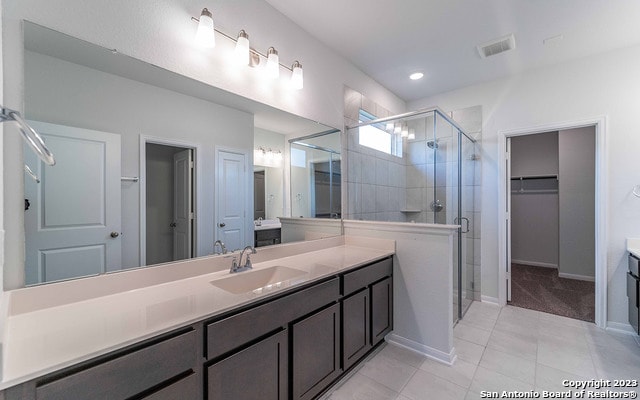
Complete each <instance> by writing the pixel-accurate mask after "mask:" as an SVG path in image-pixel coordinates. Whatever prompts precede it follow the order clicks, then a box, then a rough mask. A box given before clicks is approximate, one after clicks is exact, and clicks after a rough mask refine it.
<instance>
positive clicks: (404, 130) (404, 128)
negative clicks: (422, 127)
mask: <svg viewBox="0 0 640 400" xmlns="http://www.w3.org/2000/svg"><path fill="white" fill-rule="evenodd" d="M400 136H402V137H407V136H409V128H408V127H407V126H406V125H403V126H402V131H401V132H400Z"/></svg>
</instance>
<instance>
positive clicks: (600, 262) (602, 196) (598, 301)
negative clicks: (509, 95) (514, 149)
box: [498, 116, 608, 328]
mask: <svg viewBox="0 0 640 400" xmlns="http://www.w3.org/2000/svg"><path fill="white" fill-rule="evenodd" d="M607 119H608V118H607V116H599V117H594V118H588V119H582V120H571V121H560V122H552V123H548V124H544V125H535V126H531V127H525V128H518V129H510V130H501V131H498V170H499V171H498V221H499V223H498V254H499V256H498V302H499V304H500V305H505V304H506V303H507V259H508V258H509V256H508V254H510V253H511V248H510V245H511V241H510V238H509V237H508V232H507V222H508V223H509V224H510V223H511V221H510V219H509V215H508V213H507V208H506V207H507V195H508V194H509V192H508V191H507V188H509V187H510V185H509V181H508V179H509V177H508V176H507V174H508V171H507V164H506V163H507V161H508V155H507V147H506V146H507V138H511V137H515V136H523V135H531V134H536V133H545V132H550V131H559V130H565V129H573V128H582V127H587V126H594V127H595V140H596V155H595V165H596V170H595V182H596V185H595V225H596V226H595V238H594V239H595V306H596V310H595V311H596V312H595V323H596V325H597V326H599V327H600V328H606V326H607V282H608V279H607V237H608V234H607V170H606V166H607V141H608V137H607V134H606V132H607V123H608V121H607ZM509 211H511V210H509Z"/></svg>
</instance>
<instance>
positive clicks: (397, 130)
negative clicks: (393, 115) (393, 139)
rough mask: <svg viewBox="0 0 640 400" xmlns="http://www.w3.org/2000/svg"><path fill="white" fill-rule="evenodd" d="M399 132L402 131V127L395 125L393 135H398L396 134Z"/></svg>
mask: <svg viewBox="0 0 640 400" xmlns="http://www.w3.org/2000/svg"><path fill="white" fill-rule="evenodd" d="M401 131H402V126H400V124H396V125H395V126H394V127H393V133H396V134H398V133H400V132H401Z"/></svg>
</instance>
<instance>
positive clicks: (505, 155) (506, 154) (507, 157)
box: [504, 151, 509, 160]
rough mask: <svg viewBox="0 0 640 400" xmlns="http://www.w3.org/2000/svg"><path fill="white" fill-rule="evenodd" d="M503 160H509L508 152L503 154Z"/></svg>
mask: <svg viewBox="0 0 640 400" xmlns="http://www.w3.org/2000/svg"><path fill="white" fill-rule="evenodd" d="M504 159H505V160H509V152H508V151H507V152H505V153H504Z"/></svg>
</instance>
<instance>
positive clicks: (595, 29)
mask: <svg viewBox="0 0 640 400" xmlns="http://www.w3.org/2000/svg"><path fill="white" fill-rule="evenodd" d="M267 2H269V3H270V4H271V5H272V6H273V7H275V8H276V9H278V10H279V11H280V12H281V13H283V14H285V15H286V16H287V17H289V18H290V19H291V20H293V21H294V22H295V23H297V24H298V25H299V26H301V27H302V28H303V29H305V30H306V31H308V32H309V33H310V34H312V35H313V36H315V37H317V38H318V39H319V40H320V41H322V42H324V43H325V44H326V45H328V46H329V47H331V48H333V49H335V50H336V51H337V52H338V53H339V54H341V55H342V56H344V57H345V58H347V59H348V60H350V61H351V62H353V63H354V64H355V65H356V66H357V67H358V68H360V69H361V70H362V71H363V72H365V73H366V74H367V75H369V76H371V77H372V78H374V79H375V80H376V81H378V82H379V83H380V84H382V85H383V86H385V87H386V88H388V89H389V90H391V91H392V92H394V93H395V94H396V95H398V96H399V97H400V98H402V99H404V100H405V101H411V100H416V99H420V98H424V97H428V96H431V95H433V94H437V93H442V92H446V91H449V90H453V89H456V88H460V87H464V86H468V85H472V84H475V83H479V82H484V81H489V80H493V79H496V78H500V77H504V76H509V75H515V74H518V73H521V72H522V71H524V70H528V69H532V68H537V67H541V66H546V65H551V64H556V63H561V62H565V61H568V60H571V59H576V58H580V57H584V56H587V55H592V54H597V53H601V52H606V51H608V50H613V49H616V48H622V47H627V46H632V45H636V44H640V22H639V19H640V1H638V0H346V1H345V0H322V1H301V0H267ZM510 33H514V34H515V37H516V49H515V50H513V51H511V52H508V53H503V54H499V55H496V56H493V57H490V58H487V59H482V58H480V56H479V55H478V53H477V50H476V45H478V44H481V43H484V42H487V41H489V40H492V39H495V38H498V37H501V36H505V35H507V34H510ZM556 35H563V39H562V40H559V41H555V42H554V43H552V44H547V45H544V44H543V40H544V39H546V38H549V37H553V36H556ZM303 63H304V61H303ZM415 71H422V72H424V74H425V77H424V78H423V79H421V80H419V81H411V80H409V79H408V75H409V74H410V73H412V72H415Z"/></svg>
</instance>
